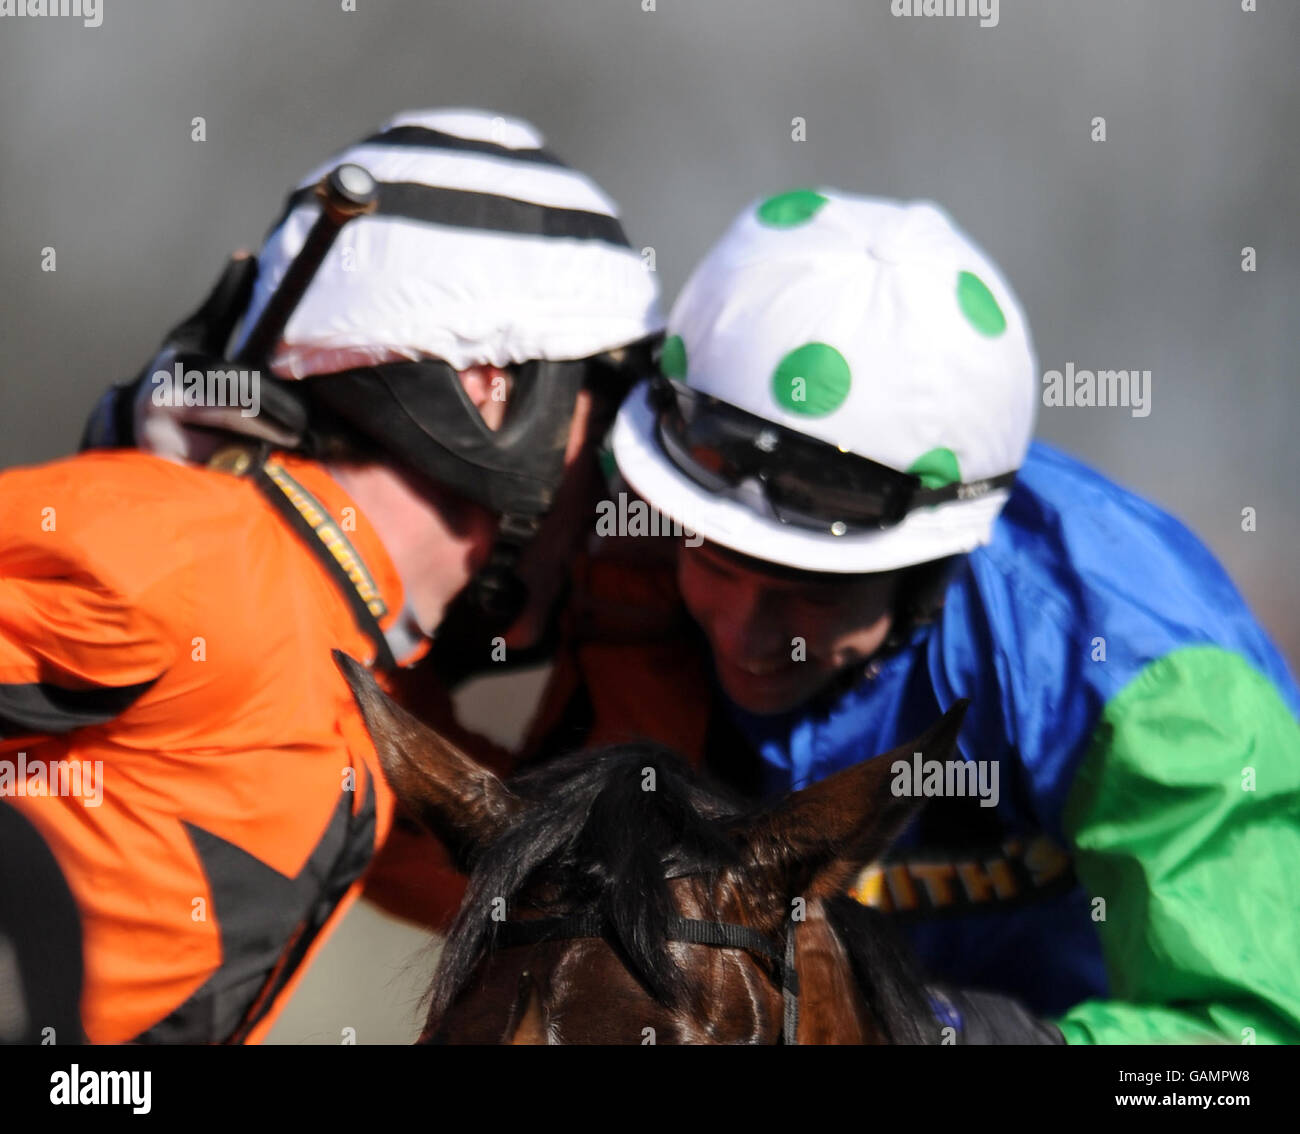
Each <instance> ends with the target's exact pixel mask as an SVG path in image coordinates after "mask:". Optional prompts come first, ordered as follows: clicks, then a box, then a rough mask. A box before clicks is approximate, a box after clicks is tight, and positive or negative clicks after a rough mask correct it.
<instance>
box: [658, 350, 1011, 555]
mask: <svg viewBox="0 0 1300 1134" xmlns="http://www.w3.org/2000/svg"><path fill="white" fill-rule="evenodd" d="M650 404H651V406H652V407H653V408H654V409H655V411H656V425H655V433H656V435H657V437H658V440H659V445H660V447H661V448H662V449H663V451H664V453H665V454H666V455H667V457H668V459H669V460H670V461H672V463H673V464H674V465H675V466H676V467H677V469H678V470H680V471H681V472H682V473H683V474H685V475H686V476H688V477H690V479H691V480H693V481H695V483H696V484H699V485H700V486H702V487H704V488H707V489H708V490H709V491H710V492H715V493H718V494H719V495H723V496H729V497H732V498H736V499H744V498H745V497H746V496H752V493H753V491H754V490H755V486H756V488H757V491H759V492H760V493H761V494H762V496H763V499H764V500H765V501H766V502H767V505H768V507H770V509H771V511H772V514H773V515H774V516H775V517H776V519H778V520H779V521H780V522H781V523H783V524H791V525H793V526H795V527H800V528H807V529H809V530H811V531H816V532H823V533H829V534H830V535H836V536H842V535H848V534H851V533H862V532H871V531H880V530H881V529H883V528H889V527H893V526H894V525H895V524H897V523H899V522H900V521H901V520H903V519H904V518H905V517H906V516H907V515H908V513H910V512H912V511H914V510H915V509H917V508H924V507H930V506H933V505H935V504H946V503H948V502H949V501H952V500H974V499H978V498H979V497H981V496H986V495H987V494H988V493H990V492H993V491H994V490H996V489H999V488H1006V487H1009V486H1010V485H1011V483H1012V482H1013V481H1014V480H1015V477H1016V474H1015V472H1014V471H1012V472H1008V473H1002V474H1001V475H999V476H994V477H988V478H987V479H985V480H978V481H973V482H970V483H956V484H948V485H944V486H943V487H942V488H926V487H925V486H924V485H923V483H922V481H921V478H920V477H919V476H916V475H915V474H913V473H905V472H899V470H898V469H892V468H890V467H889V466H888V465H882V464H879V463H878V462H876V461H873V460H870V459H869V458H867V457H861V456H858V455H857V454H856V453H849V452H845V451H844V450H842V449H839V448H837V447H836V446H834V445H831V444H829V443H827V442H825V441H819V440H818V439H817V438H815V437H809V436H807V435H806V434H803V433H797V432H795V431H794V430H792V429H787V428H785V427H784V426H782V425H777V424H775V423H774V422H771V421H767V420H765V419H764V418H761V417H758V416H757V415H755V414H752V413H747V412H746V411H745V410H742V409H739V408H737V407H736V406H733V405H731V404H730V403H728V402H723V401H719V400H718V399H717V398H713V397H710V396H709V395H707V394H702V393H700V392H699V391H697V390H692V389H690V387H688V386H683V385H682V384H681V383H680V382H675V381H673V380H672V379H670V378H665V377H663V376H657V377H656V378H655V379H654V380H653V381H652V383H651V387H650Z"/></svg>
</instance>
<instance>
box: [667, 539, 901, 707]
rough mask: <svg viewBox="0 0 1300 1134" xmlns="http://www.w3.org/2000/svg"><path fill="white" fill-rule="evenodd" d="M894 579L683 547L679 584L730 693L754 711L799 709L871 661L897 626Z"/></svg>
mask: <svg viewBox="0 0 1300 1134" xmlns="http://www.w3.org/2000/svg"><path fill="white" fill-rule="evenodd" d="M898 578H899V574H898V572H892V571H891V572H882V573H879V574H874V575H832V574H819V573H814V572H795V571H788V570H786V569H784V568H778V567H775V566H772V565H770V564H764V563H762V562H760V561H759V560H755V559H750V558H748V557H744V556H740V555H737V554H735V553H734V552H730V551H727V550H726V549H724V548H721V547H718V546H717V545H715V544H709V543H705V544H702V545H701V546H700V547H684V548H682V550H681V554H680V557H679V559H678V582H679V585H680V587H681V592H682V596H683V597H684V599H685V600H686V605H687V606H688V607H689V608H690V611H691V614H692V615H693V616H694V617H695V620H696V621H697V622H699V624H700V626H701V627H703V629H704V632H705V634H706V635H707V636H708V639H709V643H710V645H711V646H712V648H713V660H714V665H715V667H716V669H717V673H718V679H719V681H721V683H722V687H723V689H724V690H725V691H726V693H727V695H728V696H729V697H730V698H731V699H732V700H733V701H735V702H736V704H738V705H740V706H741V707H742V708H744V709H747V710H749V711H750V712H754V713H779V712H784V711H786V710H787V709H793V708H795V707H796V706H798V705H801V704H803V703H804V702H805V701H807V700H808V699H809V698H810V697H812V696H814V695H815V694H816V693H818V692H819V691H820V690H821V689H823V688H824V687H825V686H826V685H827V684H828V683H829V682H830V681H831V680H832V679H833V678H834V677H835V675H836V674H837V673H838V672H839V671H840V670H842V669H843V668H844V667H846V666H849V665H854V664H857V663H861V662H864V661H866V659H867V658H869V657H870V656H871V655H872V654H873V653H875V652H876V651H877V650H878V649H879V648H880V647H881V645H882V644H883V643H884V641H885V638H886V637H887V636H888V634H889V629H890V625H891V621H892V620H891V611H892V610H893V606H894V597H895V591H896V589H897V584H898Z"/></svg>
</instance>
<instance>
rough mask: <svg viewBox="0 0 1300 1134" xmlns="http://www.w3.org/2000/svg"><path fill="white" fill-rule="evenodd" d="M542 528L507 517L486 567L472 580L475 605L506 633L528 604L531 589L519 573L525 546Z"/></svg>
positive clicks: (529, 518) (531, 519) (523, 519)
mask: <svg viewBox="0 0 1300 1134" xmlns="http://www.w3.org/2000/svg"><path fill="white" fill-rule="evenodd" d="M540 526H541V522H540V520H539V519H537V518H536V517H533V516H521V515H517V514H512V513H506V514H505V515H503V516H502V517H501V521H500V523H499V524H498V525H497V537H496V542H495V543H494V544H493V547H492V552H491V555H490V556H489V557H488V561H487V563H485V564H484V565H483V567H482V568H480V570H479V572H478V573H477V574H476V575H475V576H474V578H473V579H471V580H470V583H469V590H470V594H471V596H472V597H473V600H474V603H475V605H476V606H477V607H478V609H479V610H480V611H481V612H482V614H483V615H484V617H485V618H487V619H488V620H489V621H490V622H491V623H493V624H494V625H495V626H497V627H499V628H501V629H504V628H505V627H507V626H509V625H510V624H511V623H512V622H514V621H515V619H516V618H518V617H519V615H520V614H521V613H522V612H523V609H524V607H525V606H526V605H527V603H528V585H527V584H526V583H525V582H524V581H523V579H521V578H520V577H519V575H518V573H517V571H516V568H517V567H518V565H519V559H520V556H521V555H522V554H523V550H524V548H525V546H527V544H528V543H529V542H530V541H531V540H532V539H533V537H534V536H536V535H537V529H538V528H539V527H540Z"/></svg>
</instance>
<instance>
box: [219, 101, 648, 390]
mask: <svg viewBox="0 0 1300 1134" xmlns="http://www.w3.org/2000/svg"><path fill="white" fill-rule="evenodd" d="M345 162H346V163H353V164H356V165H360V166H362V167H363V168H365V169H366V170H368V171H369V172H370V174H371V175H372V176H373V177H374V178H375V179H376V181H377V182H378V183H379V190H380V195H379V209H378V212H377V213H376V214H374V215H373V216H364V217H360V218H358V219H357V220H354V221H352V222H350V223H349V224H348V225H347V226H346V227H345V228H344V230H343V232H342V233H341V234H340V236H339V238H338V240H337V241H336V242H335V244H334V246H333V247H332V248H331V249H330V252H329V254H328V256H327V257H326V258H325V260H324V262H323V263H322V264H321V266H320V268H319V269H318V270H317V272H316V275H315V277H314V278H313V281H312V284H311V286H310V287H309V288H308V290H307V292H306V293H305V294H304V295H303V297H302V299H301V300H300V301H299V303H298V305H297V308H296V309H295V311H294V314H293V317H292V318H291V319H290V320H289V323H288V326H287V327H286V328H285V330H284V334H283V336H282V339H281V341H280V343H279V344H278V346H277V347H276V348H275V349H274V350H273V352H272V354H271V357H270V364H271V367H272V369H273V370H274V371H275V372H276V373H277V374H278V375H280V376H281V377H285V378H304V377H307V376H309V375H314V374H330V373H334V372H336V371H340V370H345V369H349V368H353V367H358V366H372V365H375V364H376V363H384V362H392V361H398V360H402V359H409V360H416V359H425V358H437V359H441V360H443V361H445V362H447V363H449V364H450V365H451V366H452V367H453V368H455V369H457V370H463V369H465V368H466V367H469V366H473V365H492V366H503V367H504V366H509V365H512V364H518V363H523V362H527V361H529V360H532V359H550V360H567V359H581V358H587V357H590V356H592V355H598V354H601V353H603V352H606V351H610V350H614V349H617V348H619V347H622V346H625V345H627V344H629V343H632V342H636V341H638V340H640V339H643V338H645V337H646V336H648V335H650V334H652V333H653V332H655V331H657V330H659V329H660V328H661V327H662V325H663V321H662V318H661V315H660V312H659V306H658V288H657V286H656V282H655V276H654V273H652V272H650V271H647V269H646V267H645V264H644V262H643V260H642V257H641V254H640V252H639V251H638V250H636V249H634V248H633V247H632V246H631V245H630V244H629V242H628V239H627V237H626V235H625V234H624V232H623V227H622V225H621V223H620V221H619V216H618V207H617V206H616V205H615V203H614V202H613V201H612V200H611V199H610V198H609V196H608V195H607V194H606V193H605V192H604V191H603V190H602V189H601V188H600V187H599V186H598V185H596V183H595V182H594V181H592V180H591V179H590V178H589V177H587V176H586V175H585V174H582V173H579V172H578V171H577V170H574V169H570V168H569V167H568V166H566V165H564V164H563V163H562V162H561V161H560V160H559V159H558V158H556V157H555V156H554V155H553V154H552V153H551V152H550V151H548V150H547V149H545V148H544V142H543V138H542V135H541V134H540V133H539V132H538V131H537V129H536V128H534V127H533V126H532V125H530V124H529V123H527V122H525V121H523V120H521V119H518V118H510V117H505V116H503V115H499V114H492V113H490V112H488V111H485V110H454V109H448V110H424V111H407V112H404V113H401V114H398V115H396V116H394V117H393V118H391V119H390V120H389V121H388V122H387V123H385V124H384V126H383V127H382V128H381V129H380V130H379V131H378V132H377V133H375V134H373V135H371V136H370V137H368V138H366V139H364V140H363V141H361V142H359V143H357V144H356V145H353V146H351V147H349V148H348V149H347V150H345V151H344V152H343V153H341V154H339V155H337V156H336V157H334V158H333V159H331V160H330V161H328V162H325V163H322V164H321V165H320V166H319V167H317V168H316V169H314V170H312V171H311V172H310V173H309V174H308V175H307V176H306V177H305V178H303V180H302V181H301V182H300V184H299V187H298V189H297V190H296V191H295V192H294V193H293V194H292V195H291V197H290V199H289V206H288V209H287V211H286V214H285V215H284V216H283V218H282V219H281V221H280V222H279V223H278V224H277V225H276V226H275V228H274V229H273V230H272V232H271V233H270V235H269V236H268V238H267V240H266V242H265V244H264V245H263V247H262V250H261V253H260V254H259V263H260V270H259V273H258V279H257V284H256V286H255V289H254V292H253V296H252V300H251V302H250V306H249V310H248V312H247V316H246V318H245V327H251V326H252V325H253V324H254V323H255V321H256V319H257V316H258V315H259V314H260V312H261V310H262V308H263V306H264V305H265V304H266V302H267V300H268V299H269V298H270V296H271V295H272V294H273V293H274V291H275V289H276V287H277V286H278V285H279V283H280V280H281V279H282V277H283V275H284V273H285V271H286V270H287V268H288V266H289V264H290V263H292V261H293V258H294V256H295V255H297V253H298V251H299V249H300V248H301V247H302V245H303V242H304V241H305V240H306V237H307V233H308V231H309V230H310V228H311V226H312V223H313V221H314V220H315V218H316V215H317V213H318V212H319V205H318V203H317V202H316V201H315V199H314V197H313V195H312V189H313V187H314V186H315V185H316V183H317V182H319V181H320V179H321V177H322V176H323V175H324V174H326V173H327V172H329V170H331V169H333V168H334V167H336V166H338V165H339V164H341V163H345Z"/></svg>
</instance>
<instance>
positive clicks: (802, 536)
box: [613, 189, 1037, 572]
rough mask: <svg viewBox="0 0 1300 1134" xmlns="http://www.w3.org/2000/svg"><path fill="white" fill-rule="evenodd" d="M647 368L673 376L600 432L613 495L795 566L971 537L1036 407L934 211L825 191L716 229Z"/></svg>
mask: <svg viewBox="0 0 1300 1134" xmlns="http://www.w3.org/2000/svg"><path fill="white" fill-rule="evenodd" d="M661 369H662V370H663V373H664V375H665V376H666V377H667V378H669V379H672V380H673V382H672V383H671V384H669V383H666V382H663V381H662V380H661V381H660V382H659V383H658V384H657V386H654V385H651V384H646V385H643V386H641V387H639V388H638V389H637V390H635V391H634V392H633V394H632V395H631V397H629V399H628V401H627V402H626V403H625V404H624V406H623V409H622V410H621V412H620V414H619V417H618V421H617V423H616V424H615V427H614V435H613V448H614V456H615V459H616V460H617V462H618V466H619V470H620V471H621V472H622V474H623V476H624V478H625V479H626V480H627V482H628V484H629V485H630V486H631V487H632V488H633V489H634V490H635V491H636V492H637V493H638V494H639V495H641V496H642V497H643V498H645V499H646V500H647V501H648V502H649V503H650V504H652V505H653V506H654V507H656V508H657V509H659V510H660V511H661V512H663V513H665V514H666V515H667V516H669V517H671V518H672V519H674V520H677V521H679V522H680V523H682V524H683V525H684V526H685V527H687V528H688V529H690V530H691V531H693V532H697V533H699V534H700V535H702V536H703V537H704V538H705V539H708V540H711V541H713V542H715V543H719V544H721V545H723V546H725V547H730V548H732V549H734V550H736V551H740V552H742V553H744V554H747V555H751V556H754V557H757V558H760V559H764V560H767V561H769V562H774V563H780V564H783V565H785V566H789V567H797V568H803V569H805V570H812V571H832V572H868V571H886V570H892V569H895V568H898V567H905V566H909V565H912V564H916V563H925V562H929V561H931V560H934V559H940V558H943V557H945V556H948V555H953V554H958V553H961V552H966V551H971V550H973V549H974V548H976V547H978V546H980V545H981V544H984V543H987V542H988V541H989V539H990V538H991V533H992V528H993V524H994V521H995V520H996V519H997V516H998V513H999V512H1000V511H1001V509H1002V506H1003V505H1004V504H1005V502H1006V499H1007V495H1008V492H1009V484H1010V480H1011V477H1012V475H1013V474H1014V473H1015V471H1016V469H1018V468H1019V466H1020V462H1021V461H1022V460H1023V458H1024V456H1025V452H1026V450H1027V449H1028V447H1029V439H1030V434H1031V432H1032V430H1033V422H1034V409H1035V405H1036V402H1037V398H1036V394H1037V385H1036V381H1035V360H1034V355H1033V348H1032V345H1031V343H1030V339H1029V332H1028V329H1027V327H1026V325H1025V319H1024V316H1023V314H1022V312H1021V310H1020V305H1019V303H1018V302H1017V301H1016V299H1015V296H1014V295H1013V294H1012V292H1011V289H1010V288H1009V287H1008V286H1007V284H1006V282H1005V281H1004V280H1003V278H1002V275H1001V273H1000V272H999V271H998V269H997V268H996V267H995V266H994V264H993V263H992V262H991V261H990V260H989V259H988V258H987V257H986V256H984V254H983V253H982V252H980V250H979V249H978V248H976V247H975V245H974V244H973V243H972V242H971V241H970V240H969V239H968V238H967V237H966V236H965V235H964V234H963V233H961V232H960V231H959V230H958V229H957V228H956V227H955V226H954V225H953V223H952V221H951V220H950V219H949V218H948V217H947V215H946V214H945V213H943V212H942V211H941V210H940V209H938V208H936V207H935V206H934V205H932V204H929V203H924V202H919V203H902V202H896V201H889V200H882V199H878V198H870V197H858V196H853V195H851V194H848V193H841V192H836V191H834V190H829V189H821V190H816V191H814V190H807V189H805V190H797V191H795V192H791V193H783V194H781V195H780V196H777V197H772V198H770V199H768V200H766V201H763V202H762V203H760V204H758V205H757V206H754V207H751V208H749V209H747V210H746V211H745V212H744V213H743V214H742V215H741V216H740V217H739V218H738V219H737V220H736V221H735V223H734V224H732V226H731V228H730V229H729V230H728V231H727V233H726V235H724V236H723V238H722V239H721V240H720V241H719V242H718V243H717V244H716V245H715V246H714V247H713V249H712V250H711V251H710V252H709V253H708V255H707V256H706V257H705V258H704V260H703V262H701V263H700V265H699V266H698V267H697V268H696V269H695V272H694V273H693V274H692V276H691V278H690V280H689V281H688V282H687V284H686V287H685V289H684V290H683V291H682V294H681V297H680V298H679V299H678V301H677V303H676V305H675V307H674V308H673V312H672V315H671V316H670V318H669V321H668V338H667V339H666V340H665V342H664V346H663V352H662V357H661ZM683 406H684V407H685V408H684V409H683ZM736 411H740V412H736ZM715 419H716V420H715ZM759 419H761V420H759ZM688 420H689V421H690V422H692V424H690V425H685V424H683V423H684V422H685V421H688ZM700 422H703V425H702V426H701V425H700ZM747 423H748V425H747ZM714 439H720V440H716V441H715V440H714ZM715 444H716V445H717V446H719V448H716V449H715V448H711V446H714V445H715ZM728 446H729V448H728ZM700 453H703V454H704V456H702V457H701V456H700V455H699V454H700ZM693 454H694V455H693ZM786 461H788V462H789V467H791V468H795V469H796V475H793V476H791V477H786V476H785V473H784V469H785V467H786V466H785V465H783V463H782V462H786ZM724 466H725V467H724ZM719 470H721V477H722V478H725V477H726V475H727V473H728V470H730V472H731V478H730V480H729V481H728V482H727V483H726V484H725V485H723V484H722V483H721V479H719ZM900 473H906V474H911V477H906V476H904V477H900V476H899V475H898V474H900ZM873 477H879V478H881V479H880V481H879V483H880V485H881V486H882V487H880V488H879V491H877V488H876V485H877V481H876V480H875V479H873ZM715 479H716V480H718V483H714V480H715ZM786 480H789V481H791V483H792V485H793V487H790V486H789V485H787V484H786V483H785V481H786ZM858 486H863V487H862V490H861V491H860V492H859V491H858ZM855 494H856V498H855ZM881 500H886V501H888V503H887V504H886V505H880V501H881ZM791 501H793V504H791ZM859 505H862V506H859ZM877 506H878V507H877ZM873 507H876V508H877V512H879V515H878V516H877V517H876V522H871V518H872V516H873V515H876V512H873V511H872V508H873ZM841 512H843V516H844V519H846V520H847V521H848V522H842V520H841V519H838V518H837V516H839V514H840V513H841Z"/></svg>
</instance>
